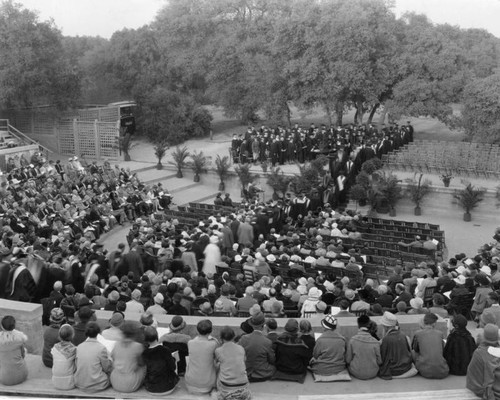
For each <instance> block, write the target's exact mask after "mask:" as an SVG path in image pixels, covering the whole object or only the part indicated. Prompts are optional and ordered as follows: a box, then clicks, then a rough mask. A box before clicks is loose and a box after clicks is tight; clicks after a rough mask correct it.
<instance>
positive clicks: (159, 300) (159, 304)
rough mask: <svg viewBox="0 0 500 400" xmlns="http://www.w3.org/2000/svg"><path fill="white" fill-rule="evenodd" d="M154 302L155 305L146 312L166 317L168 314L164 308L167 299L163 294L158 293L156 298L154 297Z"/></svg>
mask: <svg viewBox="0 0 500 400" xmlns="http://www.w3.org/2000/svg"><path fill="white" fill-rule="evenodd" d="M153 300H154V302H155V304H154V305H152V306H150V307H148V309H147V310H146V312H148V313H151V314H153V315H164V314H166V313H167V310H165V309H164V308H163V301H164V300H165V298H164V297H163V295H162V294H161V293H157V294H156V296H155V297H154V299H153Z"/></svg>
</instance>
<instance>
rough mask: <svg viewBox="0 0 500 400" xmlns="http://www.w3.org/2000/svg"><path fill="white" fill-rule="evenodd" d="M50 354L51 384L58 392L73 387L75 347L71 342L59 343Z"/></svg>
mask: <svg viewBox="0 0 500 400" xmlns="http://www.w3.org/2000/svg"><path fill="white" fill-rule="evenodd" d="M50 352H51V354H52V360H53V364H52V384H53V385H54V387H55V388H56V389H59V390H70V389H73V388H74V387H75V379H74V374H75V371H76V364H75V360H76V347H75V345H74V344H73V343H71V342H59V343H56V344H55V345H54V347H52V349H51V350H50Z"/></svg>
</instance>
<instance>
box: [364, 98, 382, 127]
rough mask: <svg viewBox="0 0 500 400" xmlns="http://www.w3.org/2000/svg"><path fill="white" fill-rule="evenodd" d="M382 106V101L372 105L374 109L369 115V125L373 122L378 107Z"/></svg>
mask: <svg viewBox="0 0 500 400" xmlns="http://www.w3.org/2000/svg"><path fill="white" fill-rule="evenodd" d="M379 107H380V103H377V104H375V105H374V106H373V107H372V110H371V111H370V116H369V117H368V121H367V123H368V125H369V124H371V123H372V120H373V117H374V116H375V113H376V112H377V110H378V108H379Z"/></svg>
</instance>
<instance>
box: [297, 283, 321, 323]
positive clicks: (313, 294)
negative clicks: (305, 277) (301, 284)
mask: <svg viewBox="0 0 500 400" xmlns="http://www.w3.org/2000/svg"><path fill="white" fill-rule="evenodd" d="M321 295H322V292H321V290H319V289H318V288H317V287H312V288H311V289H309V292H308V296H307V299H306V300H305V301H304V303H303V304H302V309H301V311H300V312H301V317H302V318H304V317H305V316H306V313H310V312H312V313H316V305H317V304H318V303H319V301H320V298H321Z"/></svg>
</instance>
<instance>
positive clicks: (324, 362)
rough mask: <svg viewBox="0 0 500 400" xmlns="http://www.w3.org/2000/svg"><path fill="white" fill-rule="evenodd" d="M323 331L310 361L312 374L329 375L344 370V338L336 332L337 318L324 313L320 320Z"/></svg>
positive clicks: (345, 344)
mask: <svg viewBox="0 0 500 400" xmlns="http://www.w3.org/2000/svg"><path fill="white" fill-rule="evenodd" d="M321 325H322V326H323V333H322V334H321V336H320V337H319V338H318V340H317V341H316V345H315V346H314V350H313V358H312V359H311V362H310V367H311V371H312V372H313V374H314V375H319V376H331V375H338V374H340V373H344V372H345V371H346V362H345V355H346V349H347V341H346V339H345V338H344V337H343V336H342V335H341V334H340V333H338V332H337V319H335V317H333V316H332V315H326V316H325V318H323V319H322V320H321Z"/></svg>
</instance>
